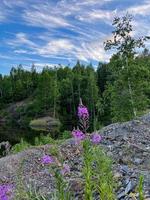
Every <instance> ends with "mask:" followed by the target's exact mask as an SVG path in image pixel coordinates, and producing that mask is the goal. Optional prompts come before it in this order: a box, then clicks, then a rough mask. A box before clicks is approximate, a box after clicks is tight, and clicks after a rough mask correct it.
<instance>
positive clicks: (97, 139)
mask: <svg viewBox="0 0 150 200" xmlns="http://www.w3.org/2000/svg"><path fill="white" fill-rule="evenodd" d="M101 140H102V137H101V135H100V134H98V133H94V134H93V135H92V143H93V144H99V143H100V142H101Z"/></svg>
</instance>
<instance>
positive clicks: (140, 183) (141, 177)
mask: <svg viewBox="0 0 150 200" xmlns="http://www.w3.org/2000/svg"><path fill="white" fill-rule="evenodd" d="M143 183H144V176H140V180H139V186H138V192H139V199H140V200H144V192H143Z"/></svg>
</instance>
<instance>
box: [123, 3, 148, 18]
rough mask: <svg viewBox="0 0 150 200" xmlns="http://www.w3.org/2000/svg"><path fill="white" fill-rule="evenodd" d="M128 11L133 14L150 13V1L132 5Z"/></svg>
mask: <svg viewBox="0 0 150 200" xmlns="http://www.w3.org/2000/svg"><path fill="white" fill-rule="evenodd" d="M127 11H128V12H129V13H132V14H133V15H143V16H145V15H150V12H149V11H150V1H149V0H147V1H143V4H142V5H136V6H131V7H129V8H128V9H127Z"/></svg>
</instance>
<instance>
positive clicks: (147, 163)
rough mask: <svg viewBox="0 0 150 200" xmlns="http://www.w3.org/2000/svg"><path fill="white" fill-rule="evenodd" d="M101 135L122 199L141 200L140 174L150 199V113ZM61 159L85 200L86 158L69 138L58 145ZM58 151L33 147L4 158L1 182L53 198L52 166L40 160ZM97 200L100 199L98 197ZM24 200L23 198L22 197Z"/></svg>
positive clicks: (47, 147)
mask: <svg viewBox="0 0 150 200" xmlns="http://www.w3.org/2000/svg"><path fill="white" fill-rule="evenodd" d="M99 133H100V134H101V135H102V136H103V141H102V143H101V145H102V146H103V147H104V148H105V149H106V152H107V154H108V155H109V156H111V157H113V160H114V163H113V171H114V176H115V178H116V179H117V182H118V189H117V199H118V200H130V199H133V200H136V199H137V200H138V199H139V198H138V192H137V190H136V188H137V185H138V183H139V177H140V175H143V176H144V193H145V200H150V114H147V115H145V116H143V117H141V118H139V119H137V120H133V121H130V122H125V123H116V124H112V125H109V126H107V127H105V128H103V129H102V130H100V131H99ZM57 148H58V151H59V156H60V157H61V158H63V159H64V160H65V161H66V163H69V165H70V167H71V173H70V175H69V176H67V180H68V182H70V184H71V189H72V190H74V191H76V199H79V200H81V199H82V181H81V179H82V176H81V168H82V158H81V157H80V153H79V152H78V151H77V149H76V146H75V143H74V140H73V139H69V140H67V141H65V142H64V143H63V144H60V145H58V147H57ZM52 151H53V153H54V152H55V154H56V158H57V152H56V149H54V147H53V145H45V146H41V147H34V148H30V149H28V150H26V151H23V152H21V153H18V154H16V155H9V156H7V157H4V158H1V159H0V183H1V184H4V183H5V184H6V183H9V184H11V183H12V184H15V183H16V182H17V181H18V177H20V178H19V180H21V183H19V187H20V186H22V187H25V188H27V187H29V185H30V187H31V186H32V187H34V188H35V187H36V190H37V192H38V191H40V193H42V194H47V195H48V196H49V197H48V198H49V199H51V197H50V195H51V194H52V192H53V190H54V184H53V183H54V179H53V177H52V176H50V174H49V169H48V167H46V166H45V167H43V165H42V164H41V162H40V158H41V157H42V156H43V155H44V154H50V153H52ZM95 199H96V198H95ZM20 200H21V198H20Z"/></svg>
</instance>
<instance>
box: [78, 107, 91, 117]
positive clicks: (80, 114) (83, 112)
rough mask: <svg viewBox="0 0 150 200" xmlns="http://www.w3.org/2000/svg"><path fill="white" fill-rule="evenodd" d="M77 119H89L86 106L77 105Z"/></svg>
mask: <svg viewBox="0 0 150 200" xmlns="http://www.w3.org/2000/svg"><path fill="white" fill-rule="evenodd" d="M78 117H79V119H86V118H89V112H88V109H87V107H86V106H84V105H79V106H78Z"/></svg>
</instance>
